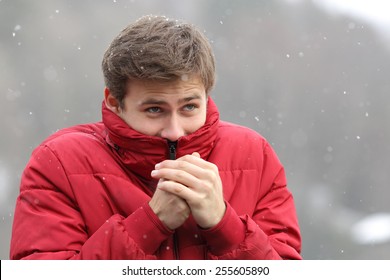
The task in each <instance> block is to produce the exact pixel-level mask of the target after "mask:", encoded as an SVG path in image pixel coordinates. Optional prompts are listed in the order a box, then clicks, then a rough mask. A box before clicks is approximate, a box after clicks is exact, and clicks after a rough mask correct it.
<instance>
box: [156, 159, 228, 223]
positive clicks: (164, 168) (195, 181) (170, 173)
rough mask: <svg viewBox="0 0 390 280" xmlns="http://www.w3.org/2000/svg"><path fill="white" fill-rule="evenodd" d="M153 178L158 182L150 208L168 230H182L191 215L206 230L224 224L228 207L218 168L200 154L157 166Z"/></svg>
mask: <svg viewBox="0 0 390 280" xmlns="http://www.w3.org/2000/svg"><path fill="white" fill-rule="evenodd" d="M151 175H152V177H153V178H155V179H158V180H159V181H158V184H157V188H156V191H155V193H154V195H153V197H152V199H151V201H150V202H149V205H150V207H151V208H152V210H153V211H154V213H156V215H157V216H158V217H159V219H160V220H161V221H162V222H163V223H164V224H165V225H166V226H167V227H168V228H169V229H171V230H174V229H176V228H178V227H180V226H181V225H182V224H183V223H184V222H185V221H186V220H187V218H188V217H189V215H190V214H192V216H193V218H194V220H195V221H196V223H197V224H198V225H199V226H200V227H202V228H205V229H207V228H211V227H213V226H215V225H216V224H218V223H219V222H220V221H221V219H222V217H223V215H224V214H225V210H226V205H225V202H224V199H223V191H222V181H221V178H220V177H219V173H218V168H217V166H216V165H214V164H212V163H210V162H208V161H205V160H203V159H202V158H200V155H199V153H196V152H195V153H192V154H191V155H185V156H183V157H181V158H178V159H177V160H165V161H163V162H161V163H158V164H156V166H155V170H153V171H152V173H151Z"/></svg>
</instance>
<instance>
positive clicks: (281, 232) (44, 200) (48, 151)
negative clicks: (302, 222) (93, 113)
mask: <svg viewBox="0 0 390 280" xmlns="http://www.w3.org/2000/svg"><path fill="white" fill-rule="evenodd" d="M195 151H196V152H199V153H200V155H201V157H202V158H203V159H206V160H207V161H209V162H212V163H214V164H216V165H217V166H218V168H219V171H220V176H221V179H222V182H223V191H224V198H225V201H226V205H227V209H226V213H225V215H224V217H223V219H222V220H221V222H220V223H219V224H218V225H216V226H215V227H213V228H211V229H208V230H203V229H201V228H199V227H198V226H197V225H196V223H195V222H194V220H193V219H192V218H191V217H190V218H189V219H188V220H187V221H186V222H185V223H184V224H183V225H182V226H181V227H180V228H178V229H176V230H175V231H171V230H169V229H168V228H167V227H165V226H164V225H163V224H162V222H161V221H160V220H159V219H158V217H157V216H156V215H155V214H154V212H153V211H152V210H151V208H150V207H149V205H148V202H149V200H150V198H151V196H152V194H153V190H154V187H155V185H156V182H155V181H153V180H152V178H151V177H150V172H151V171H152V170H153V169H154V165H155V164H156V163H158V162H160V161H163V160H164V159H166V158H168V156H169V151H168V143H167V141H166V140H164V139H162V138H159V137H153V136H145V135H143V134H140V133H138V132H136V131H134V130H132V129H131V128H129V127H128V125H126V123H125V122H123V121H122V120H121V119H120V118H119V117H118V116H117V115H115V114H114V113H112V112H111V111H110V110H108V109H107V108H106V107H105V106H104V104H103V122H102V123H95V124H87V125H79V126H75V127H72V128H68V129H63V130H61V131H58V132H57V133H55V134H54V135H52V136H50V137H49V138H48V139H46V140H45V141H44V142H43V143H42V144H41V145H40V146H39V147H37V148H36V149H35V150H34V152H33V154H32V156H31V159H30V161H29V163H28V164H27V167H26V169H25V170H24V172H23V175H22V179H21V187H20V195H19V197H18V199H17V202H16V209H15V216H14V224H13V232H12V240H11V250H10V258H11V259H175V258H178V259H280V258H283V259H300V258H301V256H300V254H299V253H300V246H301V239H300V232H299V227H298V222H297V217H296V211H295V207H294V202H293V197H292V195H291V193H290V192H289V190H288V189H287V187H286V178H285V174H284V169H283V167H282V165H281V163H280V162H279V160H278V158H277V156H276V155H275V153H274V151H273V149H272V148H271V146H270V145H269V144H268V143H267V142H266V140H265V139H264V138H263V137H261V136H260V135H259V134H257V133H256V132H254V131H252V130H250V129H248V128H245V127H241V126H237V125H233V124H230V123H226V122H222V121H220V120H219V113H218V110H217V108H216V106H215V105H214V103H213V101H212V100H211V99H210V100H209V104H208V112H207V120H206V124H205V125H204V126H203V127H201V128H200V129H199V130H197V131H196V132H195V133H193V134H190V135H187V136H185V137H182V138H180V139H179V140H178V143H177V150H176V152H177V155H176V156H177V157H181V156H183V155H185V154H189V153H192V152H195Z"/></svg>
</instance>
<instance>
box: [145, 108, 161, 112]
mask: <svg viewBox="0 0 390 280" xmlns="http://www.w3.org/2000/svg"><path fill="white" fill-rule="evenodd" d="M146 112H148V113H152V114H156V113H161V108H159V107H150V108H147V109H146Z"/></svg>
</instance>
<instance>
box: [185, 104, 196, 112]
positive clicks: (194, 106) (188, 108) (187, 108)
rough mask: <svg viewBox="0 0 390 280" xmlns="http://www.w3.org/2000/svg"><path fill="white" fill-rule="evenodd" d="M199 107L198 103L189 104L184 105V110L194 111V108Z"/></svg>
mask: <svg viewBox="0 0 390 280" xmlns="http://www.w3.org/2000/svg"><path fill="white" fill-rule="evenodd" d="M196 108H197V107H196V105H194V104H187V105H186V106H184V110H185V111H193V110H195V109H196Z"/></svg>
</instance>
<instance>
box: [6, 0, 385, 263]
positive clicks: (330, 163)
mask: <svg viewBox="0 0 390 280" xmlns="http://www.w3.org/2000/svg"><path fill="white" fill-rule="evenodd" d="M386 2H387V1H385V0H383V1H374V0H370V1H357V0H356V1H347V0H345V1H340V0H338V1H336V0H323V1H321V0H316V1H314V0H313V1H309V0H307V1H304V0H300V1H299V0H288V1H287V0H278V1H260V0H257V1H255V0H252V1H249V0H246V1H238V0H235V1H233V0H225V1H222V0H214V1H210V0H192V1H173V0H171V1H141V0H106V1H103V0H100V1H92V0H85V1H66V0H54V1H48V0H41V1H22V0H0V131H1V132H0V133H1V137H0V237H1V238H0V259H8V258H9V255H8V254H9V242H10V235H11V227H12V220H13V210H14V205H15V199H16V196H17V194H18V188H19V181H20V176H21V173H22V170H23V169H24V167H25V165H26V163H27V161H28V159H29V156H30V154H31V152H32V150H33V148H35V147H36V146H37V145H38V144H39V143H40V142H41V141H42V140H43V139H44V138H46V137H47V136H48V135H50V134H51V133H53V132H54V131H56V130H58V129H60V128H63V127H68V126H71V125H74V124H78V123H87V122H95V121H99V120H100V119H101V114H100V105H101V101H102V98H103V86H104V85H103V78H102V74H101V70H100V63H101V59H102V56H103V53H104V51H105V49H106V48H107V46H108V44H109V43H110V42H111V40H112V39H113V37H114V36H116V35H117V34H118V32H119V31H120V30H121V29H122V28H123V27H124V26H125V25H127V24H128V23H129V22H132V21H134V20H136V19H137V18H139V17H140V16H142V15H145V14H160V15H166V16H168V17H173V18H180V19H184V20H186V21H189V22H192V23H194V24H196V25H197V26H198V27H200V28H201V29H202V30H204V31H205V33H206V35H207V36H208V37H209V39H210V40H211V41H212V44H213V48H214V51H215V54H216V58H217V67H218V68H217V71H218V81H217V86H216V88H215V90H214V91H213V93H212V96H213V97H214V99H215V101H216V103H217V104H218V105H219V108H220V112H221V116H222V118H223V119H225V120H227V121H231V122H235V123H238V124H242V125H246V126H248V127H251V128H252V129H255V130H256V131H258V132H259V133H261V134H262V135H263V136H265V137H266V138H267V139H268V140H269V141H270V142H271V143H272V145H273V147H274V148H275V150H276V152H277V153H278V155H279V157H280V159H281V161H282V162H283V164H284V166H285V168H286V172H287V177H288V181H289V187H290V189H291V191H292V192H293V194H294V197H295V201H296V205H297V210H298V216H299V222H300V225H301V230H302V238H303V248H302V255H303V257H304V258H305V259H390V202H389V200H390V180H389V179H390V127H389V120H390V119H389V118H390V79H389V75H390V74H389V73H390V21H389V20H390V17H389V16H388V14H387V15H386V14H385V13H383V12H388V11H389V7H386V6H385V5H386V4H387V3H386ZM387 5H388V4H387ZM37 226H39V225H37ZM31 230H34V229H31ZM47 234H48V238H50V232H48V233H47Z"/></svg>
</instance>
